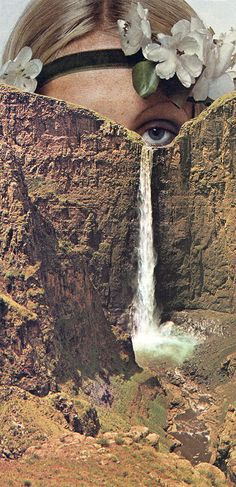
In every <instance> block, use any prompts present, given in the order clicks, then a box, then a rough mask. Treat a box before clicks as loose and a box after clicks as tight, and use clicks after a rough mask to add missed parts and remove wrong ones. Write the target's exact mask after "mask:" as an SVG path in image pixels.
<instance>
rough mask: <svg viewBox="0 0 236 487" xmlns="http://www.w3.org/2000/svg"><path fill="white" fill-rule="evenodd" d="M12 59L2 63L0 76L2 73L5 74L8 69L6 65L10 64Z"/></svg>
mask: <svg viewBox="0 0 236 487" xmlns="http://www.w3.org/2000/svg"><path fill="white" fill-rule="evenodd" d="M11 62H12V61H7V62H6V63H5V64H3V65H2V67H1V69H0V76H2V75H3V74H5V73H6V72H7V70H8V66H9V65H10V64H11Z"/></svg>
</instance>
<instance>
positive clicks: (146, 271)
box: [132, 146, 196, 362]
mask: <svg viewBox="0 0 236 487" xmlns="http://www.w3.org/2000/svg"><path fill="white" fill-rule="evenodd" d="M152 164H153V152H152V149H151V148H150V147H147V146H144V147H143V149H142V155H141V167H140V186H139V246H138V285H137V293H136V296H135V299H134V306H133V308H134V313H133V322H134V329H133V337H132V340H133V347H134V351H135V354H136V357H137V356H140V355H149V356H150V357H169V358H171V359H173V360H174V361H176V362H182V361H183V360H184V359H185V358H187V357H188V356H189V355H191V353H192V351H193V349H194V347H195V345H196V339H195V338H194V337H193V336H192V335H189V336H188V335H186V334H181V333H180V332H178V330H177V329H176V327H175V326H174V323H172V322H166V323H164V324H161V320H160V313H159V310H158V306H157V303H156V299H155V275H154V271H155V266H156V262H157V255H156V252H155V249H154V244H153V219H152V195H151V177H152Z"/></svg>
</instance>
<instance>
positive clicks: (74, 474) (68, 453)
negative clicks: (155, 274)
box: [0, 313, 236, 487]
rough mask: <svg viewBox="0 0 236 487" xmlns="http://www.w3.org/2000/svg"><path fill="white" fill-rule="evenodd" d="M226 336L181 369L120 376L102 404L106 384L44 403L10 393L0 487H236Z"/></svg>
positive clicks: (4, 409) (234, 345) (228, 332)
mask: <svg viewBox="0 0 236 487" xmlns="http://www.w3.org/2000/svg"><path fill="white" fill-rule="evenodd" d="M206 318H207V315H206V313H205V319H206ZM185 319H186V316H185ZM208 319H209V317H208ZM229 322H230V320H229ZM209 329H210V328H209V327H208V332H209ZM218 331H219V330H218ZM223 332H224V334H220V333H217V330H216V328H215V327H214V333H212V334H211V333H210V334H209V336H208V337H207V338H206V339H205V341H204V342H202V343H201V344H200V345H199V346H198V347H197V348H196V351H195V354H194V356H193V357H192V358H191V359H190V360H188V361H185V362H184V364H182V365H179V364H178V365H176V364H170V361H169V360H168V361H167V360H166V361H164V360H163V359H162V361H157V360H150V363H149V369H147V367H146V366H145V368H144V369H141V368H140V370H139V371H137V372H136V373H135V374H134V375H133V376H132V377H131V378H130V379H129V380H126V378H125V377H124V376H122V375H120V376H116V377H113V379H112V380H111V382H110V384H109V387H108V389H107V396H106V398H105V397H104V400H103V401H102V402H101V401H100V402H98V401H96V399H95V396H96V393H97V392H98V390H99V388H100V387H101V384H102V382H101V381H100V380H99V377H98V378H97V385H96V387H95V386H94V382H93V383H89V382H88V383H87V385H84V387H83V388H82V389H81V390H74V386H73V384H72V383H70V382H68V383H66V384H64V385H63V386H62V389H61V391H59V392H57V393H50V394H49V395H48V396H46V397H41V398H40V397H36V396H33V395H32V394H30V393H28V392H26V391H21V390H19V389H18V388H16V387H12V388H4V387H2V388H1V392H0V393H1V409H0V422H1V457H2V459H1V479H0V486H4V487H5V486H8V485H9V486H21V485H23V486H35V487H37V486H42V487H44V486H56V485H59V486H63V487H69V486H70V487H72V486H73V487H74V486H78V487H80V486H84V487H86V486H89V485H91V486H95V485H96V486H99V487H100V486H102V485H104V486H107V487H108V486H109V487H111V486H116V485H117V486H120V485H126V486H136V485H138V486H150V487H152V486H155V485H160V486H165V487H172V486H173V487H174V486H185V485H193V486H197V487H201V486H202V487H204V486H209V487H210V486H213V487H214V486H215V487H217V486H218V487H220V486H233V485H235V482H236V387H235V385H236V384H235V383H236V374H235V371H236V353H235V351H236V332H235V331H234V327H233V326H231V327H230V326H229V327H228V329H227V327H225V328H224V330H223ZM94 387H95V389H96V391H95V389H94Z"/></svg>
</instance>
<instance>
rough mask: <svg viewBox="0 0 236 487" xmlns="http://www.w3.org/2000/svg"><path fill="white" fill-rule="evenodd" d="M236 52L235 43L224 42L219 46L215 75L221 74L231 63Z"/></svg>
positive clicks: (216, 76)
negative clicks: (235, 50) (235, 51)
mask: <svg viewBox="0 0 236 487" xmlns="http://www.w3.org/2000/svg"><path fill="white" fill-rule="evenodd" d="M233 52H234V46H233V44H230V43H229V44H223V45H222V46H219V47H218V60H217V64H216V66H215V72H214V77H215V78H218V77H219V76H221V75H222V74H223V73H224V72H225V71H226V69H228V68H229V67H230V65H231V57H232V54H233Z"/></svg>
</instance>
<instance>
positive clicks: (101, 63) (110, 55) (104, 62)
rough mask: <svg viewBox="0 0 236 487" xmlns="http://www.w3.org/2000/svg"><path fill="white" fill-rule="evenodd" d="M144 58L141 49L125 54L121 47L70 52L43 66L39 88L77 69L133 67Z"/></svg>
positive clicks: (39, 77)
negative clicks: (134, 52) (129, 54)
mask: <svg viewBox="0 0 236 487" xmlns="http://www.w3.org/2000/svg"><path fill="white" fill-rule="evenodd" d="M142 59H143V55H142V51H141V50H140V51H139V52H137V53H136V54H133V55H131V56H125V54H124V53H123V51H122V50H121V49H101V50H98V51H84V52H78V53H75V54H68V55H67V56H63V57H60V58H58V59H55V60H54V61H52V62H51V63H48V64H45V65H44V66H43V69H42V71H41V73H40V74H39V76H38V77H37V81H38V85H37V89H39V88H41V87H42V86H43V85H44V84H45V83H47V82H48V81H50V80H52V79H55V78H59V77H60V76H65V75H67V74H70V73H75V72H76V71H83V70H89V69H96V68H97V69H99V68H113V67H116V68H133V67H134V66H135V64H137V63H138V62H139V61H141V60H142Z"/></svg>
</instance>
